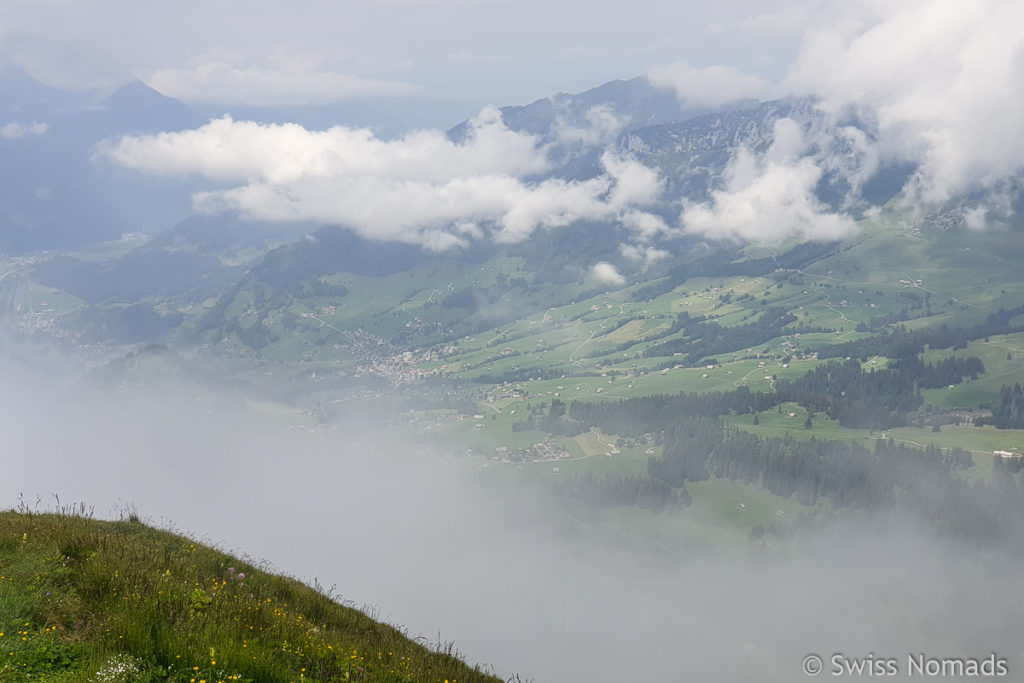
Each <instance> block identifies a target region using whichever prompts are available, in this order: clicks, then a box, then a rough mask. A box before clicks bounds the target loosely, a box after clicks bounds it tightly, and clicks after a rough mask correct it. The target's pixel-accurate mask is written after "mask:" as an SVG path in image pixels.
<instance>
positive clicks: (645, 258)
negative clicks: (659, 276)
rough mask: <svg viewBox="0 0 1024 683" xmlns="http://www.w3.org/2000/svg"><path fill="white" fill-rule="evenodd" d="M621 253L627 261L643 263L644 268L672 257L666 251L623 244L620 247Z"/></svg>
mask: <svg viewBox="0 0 1024 683" xmlns="http://www.w3.org/2000/svg"><path fill="white" fill-rule="evenodd" d="M619 251H620V252H621V253H622V255H623V256H624V257H625V258H626V259H628V260H630V261H633V262H634V263H643V264H644V266H649V265H651V264H652V263H655V262H657V261H660V260H661V259H663V258H667V257H668V256H669V255H670V254H669V253H668V252H667V251H665V250H664V249H658V248H656V247H651V246H643V245H638V244H623V245H621V246H620V247H619Z"/></svg>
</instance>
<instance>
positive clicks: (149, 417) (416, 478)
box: [0, 365, 1024, 682]
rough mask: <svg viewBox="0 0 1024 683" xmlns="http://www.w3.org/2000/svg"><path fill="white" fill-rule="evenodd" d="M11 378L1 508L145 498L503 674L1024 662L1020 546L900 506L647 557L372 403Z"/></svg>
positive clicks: (110, 513) (175, 523)
mask: <svg viewBox="0 0 1024 683" xmlns="http://www.w3.org/2000/svg"><path fill="white" fill-rule="evenodd" d="M0 373H2V376H3V378H4V379H3V382H2V388H0V414H2V415H3V423H4V425H5V428H4V429H3V430H2V435H0V454H2V455H0V457H2V471H0V508H13V507H15V506H16V505H17V504H18V501H19V495H21V494H23V495H24V499H25V500H26V501H27V502H28V503H30V504H32V505H34V504H35V501H36V499H37V497H41V499H42V501H41V503H40V504H39V505H40V507H41V508H44V509H45V508H51V509H52V507H53V505H54V498H53V494H57V495H59V497H60V501H61V502H62V503H72V502H78V501H82V502H85V503H86V504H88V505H91V506H94V507H95V511H96V514H97V516H103V517H117V516H118V514H119V509H121V507H122V506H124V505H125V504H127V503H135V504H137V505H138V506H139V507H140V510H141V514H142V516H143V517H144V518H146V519H147V520H149V521H150V522H151V523H154V524H156V525H163V526H169V527H172V528H174V529H177V530H180V531H184V532H188V533H189V534H191V535H193V536H195V537H197V538H200V539H203V540H207V541H210V542H213V543H216V544H219V545H220V546H222V547H223V548H225V549H227V550H229V551H232V552H237V553H242V554H246V555H248V556H250V557H252V558H255V559H265V560H267V561H269V562H270V563H271V564H272V566H273V568H274V569H276V570H278V571H281V572H285V573H289V574H292V575H295V576H297V577H299V578H302V579H304V580H307V581H309V582H312V580H313V579H314V577H316V578H317V579H318V580H319V582H320V583H321V584H322V585H325V586H331V585H336V586H337V593H338V594H339V595H340V596H341V598H343V599H345V600H349V601H352V602H354V603H356V604H357V605H366V606H367V607H368V608H369V609H370V610H371V611H372V612H373V613H374V614H375V615H376V616H378V618H380V619H383V620H385V621H388V622H391V623H395V624H399V625H403V626H405V627H407V629H408V631H409V633H410V634H411V635H413V636H417V635H419V636H423V637H425V638H426V639H427V640H428V641H430V642H436V641H437V640H438V638H440V640H441V641H444V642H448V641H454V643H455V647H456V648H457V649H458V650H459V651H460V652H461V653H463V655H464V657H465V658H466V659H467V660H468V661H469V662H471V663H479V664H484V665H486V666H488V667H492V668H493V670H494V671H495V672H496V673H497V674H499V675H501V676H503V677H508V676H510V675H511V674H514V673H518V674H519V675H520V677H521V678H522V680H528V679H534V680H536V681H545V682H565V681H669V680H674V681H683V680H687V681H740V680H750V681H754V680H756V681H799V680H804V679H807V678H808V676H807V675H806V674H805V673H804V672H803V670H802V663H803V660H804V657H805V655H808V654H810V653H816V654H818V655H820V656H822V658H823V660H824V663H823V667H824V671H822V673H821V674H820V676H819V677H821V678H825V677H828V678H832V679H834V678H836V677H837V676H834V674H835V673H836V670H835V669H834V666H835V665H834V664H833V655H834V654H841V655H842V656H845V657H848V658H850V659H863V658H866V657H871V656H873V657H874V658H875V660H879V659H883V660H884V659H887V658H895V659H896V660H897V668H898V671H899V672H900V675H901V676H905V675H907V674H908V673H911V672H909V671H908V661H907V657H908V654H912V655H919V654H922V653H923V654H924V655H926V656H927V657H935V658H942V657H946V658H949V657H958V658H971V657H973V658H977V659H979V660H983V659H984V658H986V657H989V656H990V655H991V653H993V652H994V653H996V654H997V656H998V657H1003V658H1006V659H1007V660H1008V661H1007V664H1006V666H1007V668H1008V675H1007V676H1006V677H1005V678H1006V679H1007V680H1021V676H1022V675H1024V674H1022V672H1024V660H1022V658H1021V654H1020V653H1021V647H1020V645H1019V625H1020V616H1019V615H1020V614H1021V613H1022V608H1024V581H1022V580H1021V579H1020V567H1021V564H1020V559H1021V554H1020V553H1019V552H1018V551H1017V550H1013V551H1011V550H1009V549H1007V548H992V549H989V550H987V551H979V550H977V549H975V550H973V551H971V552H965V550H964V549H963V548H958V547H954V546H953V545H951V543H950V542H947V541H939V540H936V539H935V538H933V537H931V536H930V534H929V533H928V532H927V531H926V530H923V529H921V528H914V527H913V526H911V525H910V524H909V523H903V522H900V521H898V520H893V519H891V518H890V519H887V520H874V521H873V522H871V523H853V522H848V523H844V524H840V525H833V526H830V527H828V528H826V529H824V530H821V531H818V532H814V533H813V535H812V534H810V533H808V534H807V536H806V537H804V538H802V539H800V540H798V541H794V542H792V543H788V544H786V545H785V547H784V548H782V547H776V548H773V551H772V552H763V551H759V550H757V549H755V548H754V547H753V545H752V546H751V549H750V550H747V549H745V548H744V549H740V550H736V549H735V548H732V549H723V550H722V551H720V552H719V551H709V550H708V549H707V548H706V547H701V546H694V548H693V551H692V552H689V551H687V549H686V546H685V545H679V546H677V547H675V548H671V549H670V552H666V549H665V548H664V547H662V546H656V545H654V544H651V546H650V548H649V549H648V548H647V546H646V545H645V544H643V543H628V542H623V541H622V538H621V535H616V534H611V533H605V531H604V530H603V529H602V528H601V522H600V520H601V516H600V515H594V517H593V518H592V519H587V520H577V521H573V520H571V519H570V518H569V517H567V516H566V515H565V514H563V513H561V512H559V511H558V509H557V506H556V504H555V503H553V502H550V501H548V502H540V500H538V499H537V498H536V497H533V496H528V495H526V494H523V493H520V492H517V491H514V490H497V489H495V488H494V487H493V486H487V487H484V486H481V485H480V483H479V481H478V479H477V478H475V477H474V475H473V474H472V473H469V472H466V471H463V470H461V469H460V468H459V467H458V466H457V460H443V459H439V458H437V457H435V456H427V455H424V454H423V453H422V451H420V450H419V449H417V447H416V444H414V443H403V442H402V441H401V440H399V439H397V438H395V437H394V436H393V435H390V434H388V433H385V432H383V431H382V428H381V427H379V426H378V425H379V424H380V423H379V420H377V419H375V417H374V416H373V415H359V414H352V415H350V416H349V419H348V420H346V421H345V422H344V424H340V425H338V427H337V428H336V429H333V430H327V431H317V432H315V433H310V432H308V431H306V430H295V429H287V428H286V425H285V422H286V420H285V421H280V420H274V419H268V418H267V417H266V415H264V414H261V413H259V412H258V411H252V410H245V409H241V408H240V407H239V406H238V405H237V404H224V403H219V402H216V401H212V400H209V399H208V400H206V401H197V400H194V399H193V398H190V397H188V396H187V395H185V394H183V393H177V392H172V393H169V394H168V395H165V396H158V395H155V394H153V393H151V392H138V393H136V394H135V395H122V396H115V397H111V398H108V399H101V398H100V397H99V394H97V393H95V392H88V393H82V392H79V391H77V390H71V389H69V388H70V387H71V382H67V381H60V380H54V379H53V377H49V378H46V377H40V376H38V375H37V374H35V373H29V372H26V371H23V370H19V369H17V368H16V367H14V366H11V365H3V366H2V367H0ZM125 393H127V394H131V392H130V391H129V392H122V394H125ZM645 514H646V513H645ZM682 514H686V513H685V512H684V513H682ZM651 518H652V523H658V522H659V520H658V519H657V515H651ZM577 522H578V523H577ZM779 546H781V544H779ZM811 666H812V667H813V663H812V665H811ZM883 668H884V667H883ZM887 670H888V671H890V672H891V668H889V669H887ZM878 671H879V667H878V666H877V665H876V671H875V677H878ZM860 677H867V674H866V673H865V674H861V676H855V675H849V676H845V675H844V676H843V678H860ZM916 677H917V678H926V677H928V676H925V675H924V674H922V675H918V676H916ZM932 678H934V677H932ZM943 680H955V679H953V678H951V677H948V676H947V677H945V678H943Z"/></svg>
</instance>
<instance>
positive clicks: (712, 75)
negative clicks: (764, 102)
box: [647, 62, 767, 107]
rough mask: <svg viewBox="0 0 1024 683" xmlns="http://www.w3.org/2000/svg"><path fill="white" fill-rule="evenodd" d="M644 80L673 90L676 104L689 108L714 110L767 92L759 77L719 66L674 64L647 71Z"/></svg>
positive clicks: (729, 67) (733, 68) (658, 86)
mask: <svg viewBox="0 0 1024 683" xmlns="http://www.w3.org/2000/svg"><path fill="white" fill-rule="evenodd" d="M647 80H648V81H650V82H651V85H653V86H655V87H657V88H665V89H670V90H674V91H675V93H676V97H678V98H679V101H680V102H683V103H685V104H687V105H689V106H692V107H718V106H721V105H723V104H729V103H731V102H737V101H739V100H742V99H745V98H748V97H755V98H756V97H761V96H763V95H764V94H765V92H766V90H767V87H766V84H765V83H764V81H762V80H761V79H760V78H758V77H756V76H751V75H749V74H745V73H743V72H742V71H740V70H739V69H736V68H735V67H731V66H722V65H715V66H707V67H693V66H690V65H689V64H687V63H686V62H677V63H675V64H669V65H667V66H659V67H656V68H654V69H651V71H650V72H649V73H648V74H647Z"/></svg>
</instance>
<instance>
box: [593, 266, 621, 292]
mask: <svg viewBox="0 0 1024 683" xmlns="http://www.w3.org/2000/svg"><path fill="white" fill-rule="evenodd" d="M590 273H591V274H592V275H593V276H594V277H595V278H597V279H598V281H600V282H602V283H604V284H606V285H615V286H616V287H621V286H622V285H624V284H626V278H624V277H622V275H621V274H619V271H618V269H616V268H615V266H613V265H612V264H610V263H606V262H605V261H600V262H598V263H595V264H594V267H593V268H591V269H590Z"/></svg>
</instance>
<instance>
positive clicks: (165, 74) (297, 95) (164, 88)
mask: <svg viewBox="0 0 1024 683" xmlns="http://www.w3.org/2000/svg"><path fill="white" fill-rule="evenodd" d="M147 81H148V83H149V85H150V86H152V87H153V88H155V89H156V90H159V91H160V92H161V93H163V94H165V95H167V96H169V97H174V98H177V99H181V100H185V101H188V102H207V103H213V104H247V105H258V106H273V105H282V106H302V105H312V104H325V103H329V102H339V101H341V100H349V99H356V98H366V97H401V96H408V95H412V94H416V93H417V92H419V88H417V87H416V86H413V85H409V84H407V83H401V82H398V81H387V80H378V79H373V78H363V77H359V76H353V75H350V74H342V73H337V72H334V71H323V70H317V69H316V68H315V67H313V66H312V65H309V64H305V63H302V62H288V61H280V62H278V63H275V64H272V65H271V66H270V67H269V68H268V67H263V66H247V67H244V68H239V67H237V66H234V65H232V64H230V63H228V62H224V61H211V62H204V63H202V64H199V65H197V66H195V67H193V68H191V69H161V70H159V71H156V72H154V73H153V74H152V75H151V76H150V77H149V78H148V79H147Z"/></svg>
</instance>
